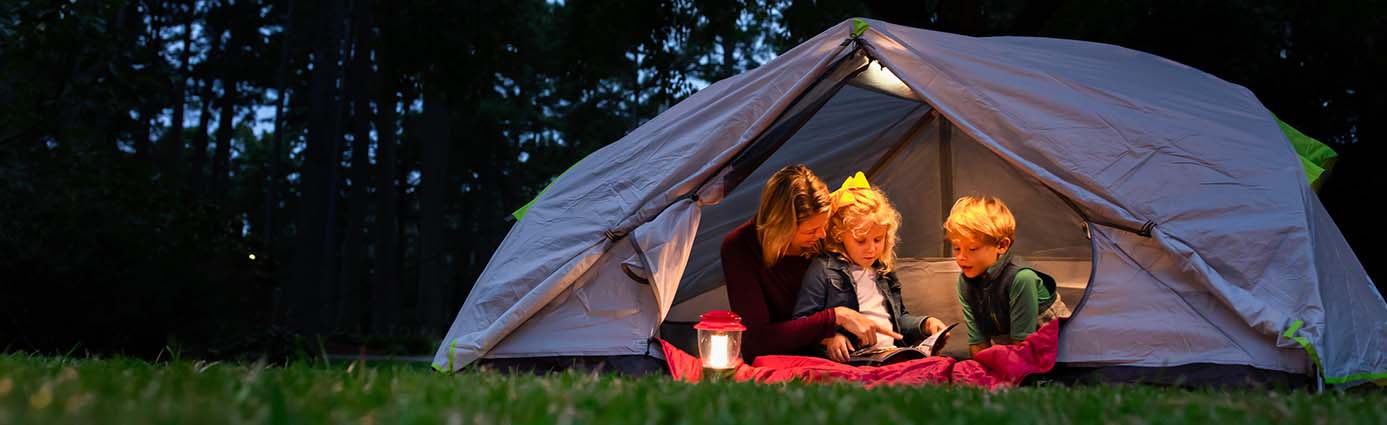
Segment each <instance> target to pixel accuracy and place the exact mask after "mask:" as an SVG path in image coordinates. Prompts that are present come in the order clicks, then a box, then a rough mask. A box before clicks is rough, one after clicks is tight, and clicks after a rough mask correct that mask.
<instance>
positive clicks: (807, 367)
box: [660, 320, 1060, 389]
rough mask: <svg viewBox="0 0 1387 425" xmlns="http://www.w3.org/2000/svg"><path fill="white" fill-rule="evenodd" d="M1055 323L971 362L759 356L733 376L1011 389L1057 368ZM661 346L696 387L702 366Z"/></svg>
mask: <svg viewBox="0 0 1387 425" xmlns="http://www.w3.org/2000/svg"><path fill="white" fill-rule="evenodd" d="M1059 322H1060V321H1059V320H1055V321H1051V322H1050V323H1047V324H1045V326H1042V327H1041V328H1040V330H1038V331H1036V332H1035V333H1034V334H1031V335H1030V336H1028V337H1026V340H1025V341H1022V342H1021V343H1020V344H1017V345H1006V346H993V347H991V348H988V349H986V350H982V351H979V352H978V354H977V355H976V356H973V359H971V360H955V359H953V358H951V357H930V358H925V359H918V360H910V361H905V362H900V363H895V364H890V365H886V366H878V367H873V366H848V365H845V364H841V363H838V362H834V361H832V360H828V359H821V358H817V357H803V356H761V357H757V358H756V361H755V362H754V363H752V364H750V365H745V364H744V365H741V366H740V367H738V368H737V369H736V370H735V372H733V374H732V379H733V380H737V381H755V382H761V383H776V382H785V381H791V380H795V381H800V382H839V381H845V382H859V383H862V385H863V386H865V387H867V388H872V387H876V386H880V385H928V384H933V385H945V384H954V385H970V386H978V387H984V388H993V389H995V388H1005V387H1011V386H1015V385H1016V384H1018V383H1020V382H1021V380H1022V379H1024V378H1025V377H1026V376H1027V375H1030V374H1033V373H1043V372H1047V371H1049V370H1050V369H1051V368H1053V367H1054V366H1055V353H1056V352H1057V351H1058V348H1059ZM660 342H661V343H662V344H663V345H664V352H665V358H666V359H667V360H668V361H669V370H670V373H671V374H673V375H674V379H676V380H682V381H687V382H698V381H699V380H700V379H702V378H703V367H702V364H701V363H700V362H699V360H698V358H697V357H694V356H692V355H689V353H685V352H684V351H683V350H680V349H678V348H675V347H674V346H673V345H671V344H670V343H668V342H665V341H663V340H662V341H660Z"/></svg>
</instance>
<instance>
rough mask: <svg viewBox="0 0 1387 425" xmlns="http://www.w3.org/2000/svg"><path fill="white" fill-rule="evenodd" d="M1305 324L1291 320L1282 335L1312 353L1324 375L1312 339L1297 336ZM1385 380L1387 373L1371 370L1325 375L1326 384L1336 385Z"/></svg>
mask: <svg viewBox="0 0 1387 425" xmlns="http://www.w3.org/2000/svg"><path fill="white" fill-rule="evenodd" d="M1304 325H1305V322H1304V321H1302V320H1300V319H1296V321H1294V322H1291V327H1289V328H1286V332H1284V333H1282V334H1281V336H1283V337H1286V338H1288V339H1290V340H1292V341H1295V342H1296V343H1298V344H1300V346H1301V348H1304V349H1305V353H1306V354H1308V355H1310V361H1311V362H1314V364H1315V372H1316V373H1317V374H1318V375H1319V376H1324V364H1323V363H1320V356H1319V353H1318V352H1316V351H1315V346H1314V345H1311V344H1310V341H1309V340H1306V339H1305V337H1303V336H1296V331H1299V330H1300V327H1301V326H1304ZM1384 380H1387V373H1371V372H1369V373H1357V374H1353V375H1348V376H1324V383H1326V384H1336V385H1337V384H1345V383H1349V382H1355V381H1384Z"/></svg>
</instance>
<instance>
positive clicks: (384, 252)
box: [371, 52, 400, 333]
mask: <svg viewBox="0 0 1387 425" xmlns="http://www.w3.org/2000/svg"><path fill="white" fill-rule="evenodd" d="M382 53H383V52H382ZM377 60H378V61H379V62H380V63H381V64H384V63H385V62H386V60H385V59H384V58H383V57H378V58H377ZM380 72H381V74H382V75H381V79H380V81H381V83H382V87H381V90H380V101H378V102H376V108H378V109H379V111H380V115H379V116H378V121H377V122H376V167H377V168H376V169H377V171H378V172H379V173H378V174H377V176H376V231H375V240H376V283H375V285H374V286H373V287H372V288H371V330H372V331H374V332H377V333H385V332H389V331H390V330H391V329H392V328H393V327H394V326H395V325H396V324H397V322H399V320H400V218H399V217H400V214H399V206H400V197H399V195H398V193H399V192H398V191H397V189H396V182H397V180H398V179H399V176H398V174H399V171H398V167H397V165H398V164H397V161H398V160H397V159H396V154H395V152H396V150H395V131H396V123H395V105H396V103H397V102H396V99H395V88H396V86H395V81H396V80H395V78H396V76H395V75H393V74H392V73H390V72H389V71H387V68H385V67H384V66H382V67H381V71H380Z"/></svg>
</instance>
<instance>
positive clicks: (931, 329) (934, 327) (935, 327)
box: [920, 316, 953, 337]
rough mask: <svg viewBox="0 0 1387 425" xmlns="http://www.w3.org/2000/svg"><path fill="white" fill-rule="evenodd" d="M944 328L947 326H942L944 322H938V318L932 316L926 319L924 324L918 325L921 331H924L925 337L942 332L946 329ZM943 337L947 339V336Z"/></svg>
mask: <svg viewBox="0 0 1387 425" xmlns="http://www.w3.org/2000/svg"><path fill="white" fill-rule="evenodd" d="M946 327H948V326H945V325H944V321H943V320H939V318H938V317H934V316H930V317H929V318H928V319H925V322H924V323H921V324H920V328H921V330H923V331H925V336H930V335H934V334H935V333H936V332H939V331H942V330H944V328H946ZM949 333H950V334H952V333H953V332H949ZM944 336H945V337H948V336H949V335H944Z"/></svg>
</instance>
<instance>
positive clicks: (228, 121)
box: [208, 77, 239, 199]
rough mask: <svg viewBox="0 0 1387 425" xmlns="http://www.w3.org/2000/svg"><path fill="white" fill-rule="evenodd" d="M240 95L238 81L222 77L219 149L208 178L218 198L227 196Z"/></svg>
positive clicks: (218, 130)
mask: <svg viewBox="0 0 1387 425" xmlns="http://www.w3.org/2000/svg"><path fill="white" fill-rule="evenodd" d="M238 96H239V94H238V93H237V91H236V81H235V80H233V79H231V78H227V77H222V99H221V102H220V103H221V116H220V117H219V118H217V150H216V153H215V154H214V155H213V156H212V176H211V178H209V179H208V180H209V181H210V182H211V184H212V190H211V191H210V192H209V194H211V195H212V196H214V197H216V198H217V199H225V198H226V192H227V189H228V186H229V182H230V177H229V176H228V174H227V172H228V170H229V169H230V162H231V136H232V134H233V133H235V131H234V130H235V128H236V123H235V122H233V121H235V119H236V101H237V97H238Z"/></svg>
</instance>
